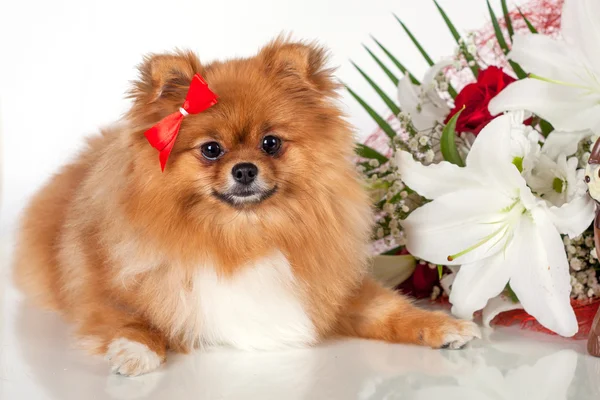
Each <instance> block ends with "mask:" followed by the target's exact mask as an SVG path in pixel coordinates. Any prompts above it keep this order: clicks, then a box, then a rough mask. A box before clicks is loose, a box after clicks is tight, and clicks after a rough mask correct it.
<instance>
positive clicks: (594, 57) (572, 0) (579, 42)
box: [532, 0, 600, 71]
mask: <svg viewBox="0 0 600 400" xmlns="http://www.w3.org/2000/svg"><path fill="white" fill-rule="evenodd" d="M598 15H600V3H599V2H598V1H597V0H567V1H565V4H564V6H563V11H562V14H561V28H560V30H561V34H562V37H563V38H564V39H565V42H567V43H568V44H569V45H570V46H571V47H573V48H577V49H579V50H580V52H581V55H582V56H584V57H586V58H587V60H588V62H589V63H590V66H591V67H592V68H594V69H595V70H596V71H600V54H598V43H599V42H600V25H598ZM532 36H537V35H532Z"/></svg>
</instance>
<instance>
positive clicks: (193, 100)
mask: <svg viewBox="0 0 600 400" xmlns="http://www.w3.org/2000/svg"><path fill="white" fill-rule="evenodd" d="M215 104H217V95H216V94H215V93H213V92H212V91H211V90H210V88H209V87H208V84H207V83H206V81H205V80H204V79H202V77H201V76H200V74H195V75H194V77H193V78H192V82H191V83H190V88H189V89H188V92H187V95H186V97H185V102H184V103H183V105H182V106H181V108H182V109H183V110H184V111H185V112H186V113H187V114H198V113H201V112H202V111H204V110H207V109H209V108H210V107H212V106H214V105H215ZM184 116H185V114H184V113H182V112H181V110H179V111H176V112H174V113H173V114H170V115H167V116H166V117H165V118H163V119H162V120H160V122H159V123H157V124H156V125H154V126H153V127H152V128H150V129H148V130H147V131H146V132H145V133H144V135H145V136H146V139H148V142H149V143H150V145H151V146H152V147H154V148H155V149H156V150H158V151H159V152H160V154H159V160H160V169H161V170H162V171H164V170H165V165H166V164H167V159H168V158H169V155H170V154H171V150H173V146H174V145H175V139H177V135H178V134H179V129H180V128H181V122H182V121H183V118H184Z"/></svg>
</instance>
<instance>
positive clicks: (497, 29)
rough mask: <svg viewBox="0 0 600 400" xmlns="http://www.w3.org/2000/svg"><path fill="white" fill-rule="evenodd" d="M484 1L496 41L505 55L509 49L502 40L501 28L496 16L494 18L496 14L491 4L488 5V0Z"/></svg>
mask: <svg viewBox="0 0 600 400" xmlns="http://www.w3.org/2000/svg"><path fill="white" fill-rule="evenodd" d="M486 1H487V7H488V11H489V13H490V18H491V19H492V26H493V27H494V33H495V34H496V40H497V41H498V44H499V45H500V48H501V49H502V51H503V52H504V54H505V55H506V54H508V52H509V51H510V50H509V48H508V45H507V44H506V40H504V34H503V33H502V29H501V28H500V24H499V23H498V18H496V14H495V13H494V10H493V9H492V6H491V5H490V0H486Z"/></svg>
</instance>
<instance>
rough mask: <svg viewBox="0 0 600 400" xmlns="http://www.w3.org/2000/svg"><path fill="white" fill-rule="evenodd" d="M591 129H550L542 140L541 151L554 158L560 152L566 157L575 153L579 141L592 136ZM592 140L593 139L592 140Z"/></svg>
mask: <svg viewBox="0 0 600 400" xmlns="http://www.w3.org/2000/svg"><path fill="white" fill-rule="evenodd" d="M592 135H593V134H592V132H591V131H577V132H560V131H552V132H550V134H549V135H548V137H547V138H546V140H545V141H544V146H543V147H542V153H544V154H545V155H547V156H548V157H550V158H551V159H552V160H556V159H557V158H558V156H559V155H560V154H564V155H566V156H567V157H570V156H573V155H575V153H576V152H577V148H578V146H579V142H581V141H582V140H583V139H585V138H589V137H590V136H592ZM592 142H593V141H592Z"/></svg>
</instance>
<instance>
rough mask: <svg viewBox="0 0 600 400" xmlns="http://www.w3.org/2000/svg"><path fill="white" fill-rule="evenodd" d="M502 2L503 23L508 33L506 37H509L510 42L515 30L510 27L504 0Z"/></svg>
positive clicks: (510, 23) (508, 14)
mask: <svg viewBox="0 0 600 400" xmlns="http://www.w3.org/2000/svg"><path fill="white" fill-rule="evenodd" d="M501 1H502V13H504V23H506V30H507V31H508V36H509V37H510V41H511V42H512V38H513V35H514V34H515V30H514V28H513V25H512V21H511V19H510V13H509V12H508V5H507V4H506V0H501Z"/></svg>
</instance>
